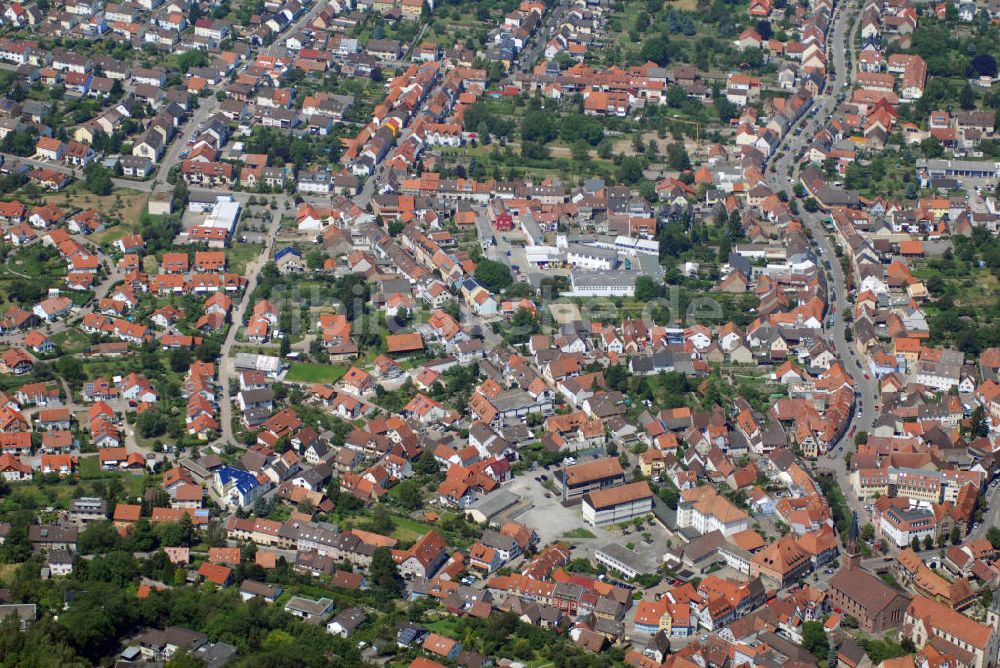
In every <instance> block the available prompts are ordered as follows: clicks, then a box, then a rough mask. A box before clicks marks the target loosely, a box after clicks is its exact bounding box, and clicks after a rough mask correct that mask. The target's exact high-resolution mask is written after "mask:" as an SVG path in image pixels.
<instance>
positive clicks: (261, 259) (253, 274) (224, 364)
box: [219, 193, 288, 446]
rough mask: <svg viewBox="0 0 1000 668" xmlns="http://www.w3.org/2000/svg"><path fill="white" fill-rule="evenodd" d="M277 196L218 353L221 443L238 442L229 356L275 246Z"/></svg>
mask: <svg viewBox="0 0 1000 668" xmlns="http://www.w3.org/2000/svg"><path fill="white" fill-rule="evenodd" d="M275 197H277V199H278V207H277V208H276V209H274V210H273V211H272V213H271V223H270V225H268V228H267V232H265V235H266V237H265V241H264V247H263V249H262V252H261V254H260V255H259V256H258V257H257V259H256V260H254V261H253V262H250V263H248V264H247V266H246V269H245V270H244V271H245V272H246V279H247V287H246V290H244V291H243V295H242V297H241V298H240V301H239V303H237V304H236V306H235V308H234V309H233V313H232V324H231V325H230V327H229V331H228V332H227V333H226V340H225V341H224V342H223V343H222V348H221V353H220V355H219V387H220V388H221V393H222V397H223V398H222V400H221V402H220V403H221V417H220V422H221V427H222V445H224V446H225V445H229V444H231V445H239V443H237V441H236V438H235V437H234V435H233V402H232V401H230V400H229V380H230V378H232V377H233V371H234V369H233V360H232V359H231V358H230V357H229V353H230V352H231V351H232V349H233V346H234V345H235V344H236V334H237V332H238V331H239V329H240V326H241V325H242V324H243V320H244V317H245V315H246V312H247V309H248V307H249V305H250V304H249V302H250V295H251V294H253V291H254V290H255V289H256V288H257V279H258V278H259V276H260V270H261V268H262V267H263V266H264V264H265V263H267V261H268V259H269V258H270V257H271V249H272V248H273V246H274V238H275V237H276V236H277V234H278V228H279V226H280V225H281V216H282V214H283V213H284V212H285V200H286V199H288V198H287V197H286V196H285V195H276V196H275ZM236 198H237V199H238V200H241V201H242V200H243V199H248V198H249V195H248V194H245V193H239V194H236Z"/></svg>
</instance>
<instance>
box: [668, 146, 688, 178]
mask: <svg viewBox="0 0 1000 668" xmlns="http://www.w3.org/2000/svg"><path fill="white" fill-rule="evenodd" d="M667 165H668V166H669V167H670V169H676V170H678V171H681V172H684V171H687V170H689V169H691V158H689V157H688V153H687V149H685V148H684V144H683V142H673V143H671V144H669V145H668V146H667Z"/></svg>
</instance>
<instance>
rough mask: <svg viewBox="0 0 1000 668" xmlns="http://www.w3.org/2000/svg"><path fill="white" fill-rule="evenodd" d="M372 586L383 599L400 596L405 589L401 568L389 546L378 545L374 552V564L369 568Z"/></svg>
mask: <svg viewBox="0 0 1000 668" xmlns="http://www.w3.org/2000/svg"><path fill="white" fill-rule="evenodd" d="M368 573H369V575H370V576H371V582H372V587H373V588H374V589H375V592H376V594H377V595H378V596H379V597H380V598H381V599H382V600H392V599H394V598H398V597H399V595H400V594H401V593H402V591H403V583H402V580H401V579H400V577H399V569H398V568H397V567H396V562H395V561H393V559H392V553H391V552H390V551H389V549H388V548H385V547H378V548H375V552H374V553H373V554H372V565H371V567H370V568H369V569H368Z"/></svg>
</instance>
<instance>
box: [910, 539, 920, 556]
mask: <svg viewBox="0 0 1000 668" xmlns="http://www.w3.org/2000/svg"><path fill="white" fill-rule="evenodd" d="M910 547H911V548H912V549H913V551H914V552H919V551H920V539H919V538H917V537H916V536H914V537H913V540H911V541H910Z"/></svg>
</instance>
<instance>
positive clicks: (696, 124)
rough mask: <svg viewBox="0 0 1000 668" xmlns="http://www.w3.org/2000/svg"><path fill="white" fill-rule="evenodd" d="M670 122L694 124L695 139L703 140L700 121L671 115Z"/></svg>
mask: <svg viewBox="0 0 1000 668" xmlns="http://www.w3.org/2000/svg"><path fill="white" fill-rule="evenodd" d="M670 122H671V123H685V124H687V125H693V126H694V140H695V141H696V142H701V123H699V122H698V121H689V120H687V119H684V118H677V117H676V116H671V117H670Z"/></svg>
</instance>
